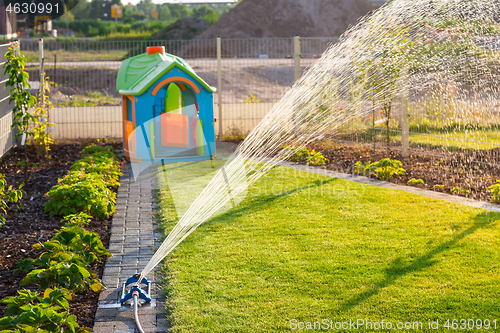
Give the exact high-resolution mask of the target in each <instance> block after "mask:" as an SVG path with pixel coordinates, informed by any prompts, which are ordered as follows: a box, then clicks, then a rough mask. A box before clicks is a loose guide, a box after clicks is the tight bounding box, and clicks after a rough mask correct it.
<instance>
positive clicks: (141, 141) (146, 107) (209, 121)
mask: <svg viewBox="0 0 500 333" xmlns="http://www.w3.org/2000/svg"><path fill="white" fill-rule="evenodd" d="M173 72H174V73H175V75H172V74H171V73H170V72H168V73H166V74H164V75H163V76H162V77H160V78H159V79H158V80H157V81H156V82H155V83H153V84H152V85H151V87H150V88H149V89H148V90H146V91H145V92H144V93H143V94H142V95H140V96H135V98H136V103H135V114H136V125H137V128H136V130H135V131H136V144H137V158H142V159H143V162H144V163H147V162H151V163H158V162H164V163H173V162H186V161H198V160H207V159H211V157H212V156H213V155H215V153H216V152H215V130H214V127H215V126H214V125H215V124H214V103H213V93H212V92H210V91H207V90H206V89H205V88H204V87H203V86H202V85H201V84H200V83H199V82H198V81H196V80H195V79H194V78H192V77H191V76H190V75H189V74H187V73H185V72H184V71H183V70H182V69H179V68H177V67H174V68H173ZM172 76H177V77H183V78H186V79H189V80H191V81H192V82H194V83H195V84H196V85H197V87H198V89H199V90H200V93H199V94H196V93H195V92H194V91H193V90H192V89H191V88H190V87H189V85H187V84H185V87H186V91H182V92H181V93H182V97H183V100H184V102H185V103H184V105H185V109H184V110H185V114H186V115H188V116H190V117H192V116H196V114H197V110H196V105H195V103H198V108H199V119H200V120H201V122H202V124H203V125H202V127H203V136H204V143H203V145H204V147H203V154H202V155H198V154H196V155H194V154H193V153H192V152H193V151H194V150H196V147H195V146H193V142H192V135H191V133H190V135H189V141H190V147H189V149H184V148H173V147H169V148H163V149H160V150H158V149H155V151H154V153H153V152H152V150H151V143H152V138H151V137H150V126H151V125H150V123H151V122H152V123H153V126H154V128H155V130H154V132H155V133H157V134H156V135H155V140H158V139H159V133H160V132H161V124H160V114H161V112H162V111H163V106H162V107H158V105H159V104H160V103H161V105H163V103H162V101H163V100H164V98H165V97H166V88H168V85H165V86H164V87H163V88H161V89H160V90H159V91H158V93H157V94H156V96H152V95H151V92H152V90H153V89H154V87H155V86H156V84H158V82H161V81H162V80H164V79H168V78H170V77H172ZM174 83H175V82H174ZM127 109H129V108H127ZM198 145H199V144H198ZM156 147H157V146H156ZM187 155H190V156H187Z"/></svg>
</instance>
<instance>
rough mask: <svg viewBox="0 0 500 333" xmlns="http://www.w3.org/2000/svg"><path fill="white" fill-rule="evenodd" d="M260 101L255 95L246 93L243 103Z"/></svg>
mask: <svg viewBox="0 0 500 333" xmlns="http://www.w3.org/2000/svg"><path fill="white" fill-rule="evenodd" d="M259 102H260V98H257V96H255V95H252V94H250V95H248V96H247V97H245V103H259Z"/></svg>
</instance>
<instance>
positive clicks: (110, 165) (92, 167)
mask: <svg viewBox="0 0 500 333" xmlns="http://www.w3.org/2000/svg"><path fill="white" fill-rule="evenodd" d="M105 154H106V152H97V153H95V155H89V156H85V157H84V158H82V159H81V160H79V161H77V162H75V163H74V164H73V165H72V166H71V170H72V171H84V172H86V173H93V174H97V175H100V176H101V178H102V179H103V180H104V182H105V183H106V185H107V186H108V187H112V186H120V182H119V180H120V176H121V175H122V172H121V170H120V164H119V162H118V161H117V160H116V159H115V158H112V157H106V156H104V155H105Z"/></svg>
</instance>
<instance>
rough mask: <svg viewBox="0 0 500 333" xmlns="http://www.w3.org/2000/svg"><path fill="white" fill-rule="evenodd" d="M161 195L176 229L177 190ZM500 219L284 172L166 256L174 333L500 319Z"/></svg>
mask: <svg viewBox="0 0 500 333" xmlns="http://www.w3.org/2000/svg"><path fill="white" fill-rule="evenodd" d="M159 200H160V203H159V207H160V212H161V213H160V220H159V221H160V224H161V226H162V228H164V230H166V231H168V230H169V229H171V228H172V227H173V225H174V224H175V222H176V219H177V216H176V213H175V209H174V205H173V201H172V197H171V196H170V193H169V191H168V190H162V191H160V194H159ZM499 222H500V214H496V213H488V212H485V211H483V210H480V209H475V208H470V207H466V206H461V205H458V204H452V203H447V202H443V201H438V200H433V199H429V198H424V197H420V196H416V195H411V194H408V193H405V192H400V191H394V190H388V189H383V188H378V187H373V186H365V185H361V184H356V183H352V182H348V181H344V180H339V179H331V178H328V177H323V176H318V175H313V174H310V173H305V172H298V171H294V170H291V169H287V168H281V167H280V168H276V169H273V170H272V171H271V172H270V173H269V174H268V175H267V176H266V177H264V178H262V179H261V180H260V181H259V182H258V183H256V184H255V185H253V186H252V187H251V188H250V189H249V191H248V196H247V198H246V199H245V200H244V201H243V202H242V203H241V204H240V205H239V206H238V207H236V208H234V209H232V210H230V211H228V212H226V213H225V214H224V215H222V216H219V217H216V218H213V219H212V220H210V221H209V222H206V223H205V224H203V225H201V226H200V227H199V228H198V229H197V230H196V231H195V232H194V233H193V234H192V235H190V236H189V237H188V238H187V239H186V240H185V241H184V242H183V243H181V244H180V245H179V246H178V247H177V249H176V250H175V251H174V252H173V253H172V254H171V255H169V256H168V259H167V260H166V262H165V266H164V278H165V281H164V287H166V288H167V299H168V317H169V320H170V323H171V326H172V329H171V331H172V332H288V331H290V320H292V319H297V320H299V321H304V322H308V321H310V322H314V321H320V320H322V319H329V320H332V321H333V322H335V321H346V320H349V319H352V320H356V319H357V318H363V319H366V320H372V321H380V320H385V321H386V322H387V321H392V322H394V323H396V322H399V321H403V322H405V321H412V322H413V321H422V322H423V323H424V324H425V325H427V323H428V320H429V319H432V320H439V322H440V325H441V326H440V328H442V327H443V326H442V325H443V324H444V321H445V320H446V319H447V318H459V319H460V318H465V319H468V318H482V319H487V318H488V319H490V320H493V319H498V318H499V317H500V308H499V307H498V306H497V304H498V298H499V297H500V280H499V278H500V253H499V251H498V248H499V246H500V225H499ZM331 331H332V332H333V331H339V330H331ZM359 331H363V329H359ZM438 331H443V330H442V329H440V330H438Z"/></svg>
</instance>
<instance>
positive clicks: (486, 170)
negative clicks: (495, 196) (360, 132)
mask: <svg viewBox="0 0 500 333" xmlns="http://www.w3.org/2000/svg"><path fill="white" fill-rule="evenodd" d="M377 146H378V147H380V144H379V145H377ZM307 148H308V149H310V150H312V149H315V150H316V151H318V152H321V153H323V155H324V156H325V157H326V158H327V159H328V160H329V162H327V163H326V168H327V169H329V170H333V171H338V172H343V173H352V172H353V170H354V165H355V163H356V162H358V161H361V162H368V161H371V162H374V161H379V160H381V159H384V158H388V157H389V158H391V159H396V160H400V161H401V162H402V163H403V165H402V167H403V169H405V170H406V174H405V175H402V176H398V175H395V176H394V177H393V178H391V179H389V180H388V181H390V182H392V183H396V184H401V185H408V181H409V180H410V179H422V180H423V181H424V184H418V185H414V186H417V187H420V188H424V189H428V190H434V191H438V192H445V193H449V194H455V195H460V196H465V197H467V198H471V199H474V200H481V201H490V200H491V192H490V190H489V189H488V187H489V186H491V185H493V184H495V183H496V181H497V179H500V167H499V166H495V165H493V164H490V163H488V162H487V160H488V156H490V155H491V156H494V155H495V154H496V155H498V154H500V149H496V150H490V151H486V152H483V154H482V155H481V156H475V157H474V158H472V157H473V156H471V155H469V154H464V153H460V152H446V155H447V156H448V157H439V156H432V155H429V154H435V155H439V152H435V151H431V150H429V151H426V150H422V152H421V153H419V154H415V153H412V154H411V155H410V157H409V158H406V159H405V158H403V157H402V155H401V151H398V150H390V151H388V150H387V149H385V148H378V149H376V151H375V153H374V152H373V146H371V145H360V144H343V143H338V142H332V141H328V140H325V141H318V142H315V143H312V144H310V145H308V147H307ZM441 154H442V153H441ZM442 155H444V154H442ZM483 155H484V156H483ZM481 160H483V161H485V162H477V161H481ZM436 185H437V186H439V187H435V186H436ZM453 189H455V190H453ZM458 189H461V190H463V192H459V190H458ZM466 191H469V193H467V192H466ZM457 192H458V193H457Z"/></svg>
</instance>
